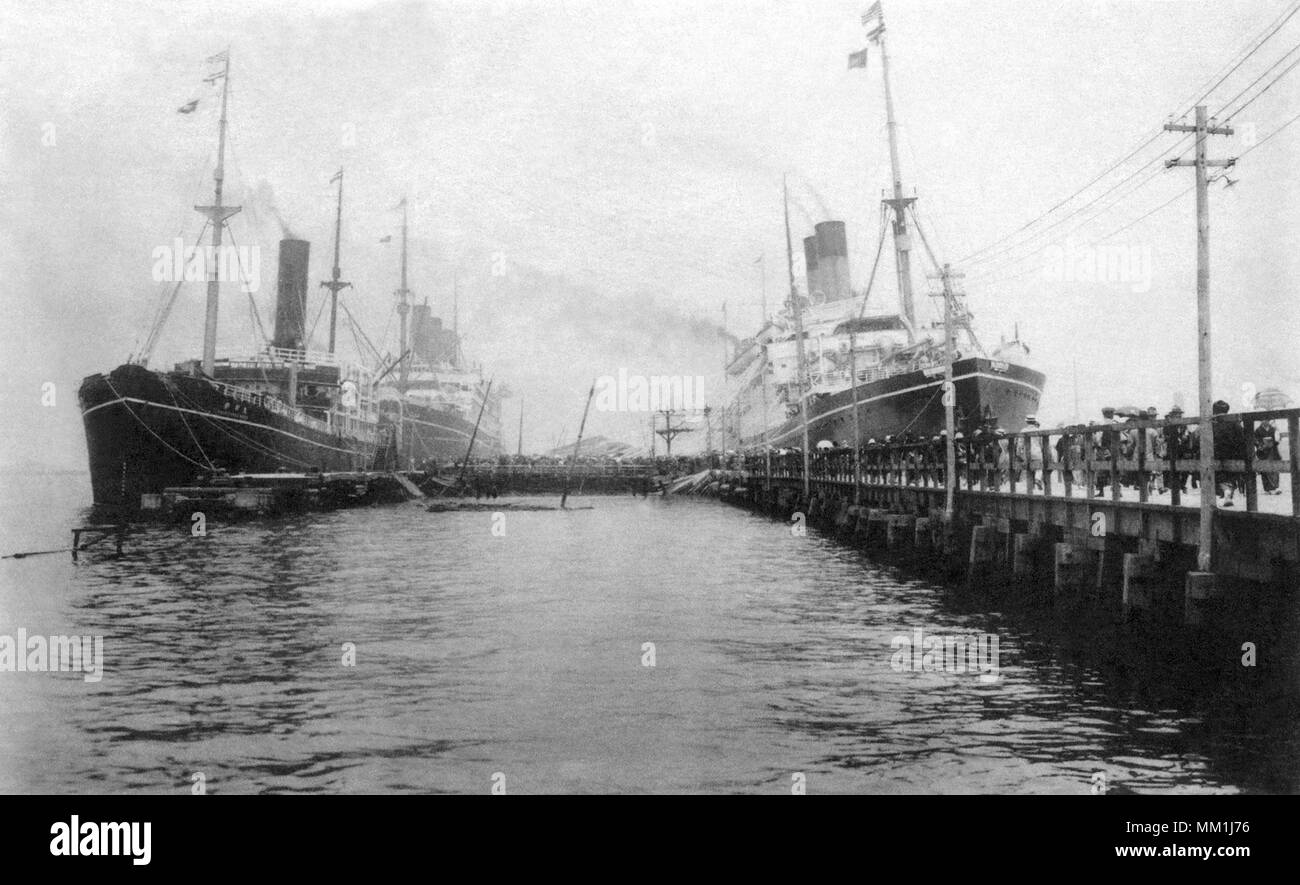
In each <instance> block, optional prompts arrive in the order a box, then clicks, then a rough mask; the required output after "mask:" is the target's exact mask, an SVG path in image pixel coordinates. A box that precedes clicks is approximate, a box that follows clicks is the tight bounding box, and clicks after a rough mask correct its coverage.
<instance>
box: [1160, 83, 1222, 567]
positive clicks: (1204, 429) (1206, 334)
mask: <svg viewBox="0 0 1300 885" xmlns="http://www.w3.org/2000/svg"><path fill="white" fill-rule="evenodd" d="M1165 130H1166V131H1168V132H1194V133H1196V159H1195V160H1166V161H1165V168H1166V169H1170V168H1172V167H1174V166H1194V167H1195V168H1196V330H1197V338H1198V347H1197V366H1198V374H1199V376H1200V378H1199V381H1200V400H1201V406H1200V418H1201V421H1200V434H1201V534H1200V539H1199V540H1200V549H1199V551H1198V552H1197V556H1196V567H1197V570H1198V571H1202V572H1208V571H1210V568H1211V562H1210V560H1211V554H1212V552H1213V551H1212V548H1213V545H1214V529H1213V520H1214V499H1215V494H1214V492H1215V488H1214V421H1213V415H1212V412H1213V410H1214V409H1213V401H1214V392H1213V390H1212V389H1211V385H1212V380H1211V376H1210V194H1209V183H1208V181H1207V178H1206V174H1205V170H1206V169H1207V168H1208V167H1210V166H1217V167H1223V168H1231V167H1232V166H1233V164H1235V163H1236V162H1237V161H1236V159H1235V158H1232V159H1227V160H1207V159H1206V157H1205V142H1206V140H1207V138H1208V136H1211V135H1231V134H1232V129H1231V128H1230V127H1227V126H1211V125H1209V121H1208V119H1207V117H1206V112H1205V105H1203V104H1201V105H1197V106H1196V125H1194V126H1188V125H1186V124H1183V123H1166V124H1165Z"/></svg>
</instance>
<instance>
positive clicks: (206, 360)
mask: <svg viewBox="0 0 1300 885" xmlns="http://www.w3.org/2000/svg"><path fill="white" fill-rule="evenodd" d="M208 61H209V62H221V64H222V68H221V72H220V73H218V74H213V75H212V76H210V77H208V78H207V79H208V80H209V81H215V80H217V79H220V80H221V122H220V124H219V127H218V135H217V167H216V169H214V170H213V172H212V178H213V181H214V183H215V188H214V194H213V198H212V205H211V206H195V207H194V209H195V211H196V212H199V213H201V214H203V215H206V216H207V217H208V220H209V221H210V222H211V224H212V254H213V256H214V258H213V261H212V262H211V263H210V264H209V265H208V266H207V267H206V268H205V272H206V274H207V277H208V298H207V312H206V315H205V317H204V321H203V374H205V375H207V376H208V377H209V378H211V377H212V376H213V375H214V374H215V372H216V362H217V307H218V302H219V301H220V297H221V281H220V279H219V274H218V273H217V270H218V268H219V267H221V261H220V255H221V234H222V232H223V231H224V230H225V227H226V219H227V218H229V217H231V216H232V215H234V214H235V213H236V212H238V211H239V210H240V207H239V206H225V205H223V204H222V202H221V192H222V186H223V184H224V181H225V177H226V99H227V97H228V96H229V95H230V49H229V48H227V49H226V51H225V52H222V53H219V54H217V55H214V56H212V57H211V58H209V59H208Z"/></svg>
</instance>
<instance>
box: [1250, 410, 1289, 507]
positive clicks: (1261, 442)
mask: <svg viewBox="0 0 1300 885" xmlns="http://www.w3.org/2000/svg"><path fill="white" fill-rule="evenodd" d="M1255 457H1256V458H1257V459H1258V460H1260V461H1280V460H1282V453H1281V452H1279V451H1278V447H1277V429H1276V428H1274V426H1273V422H1272V421H1261V422H1259V423H1258V424H1256V425H1255ZM1259 479H1260V482H1262V483H1263V484H1264V494H1266V495H1280V494H1282V490H1281V489H1280V488H1278V484H1279V482H1280V480H1281V477H1279V476H1278V474H1276V473H1261V474H1260V475H1259Z"/></svg>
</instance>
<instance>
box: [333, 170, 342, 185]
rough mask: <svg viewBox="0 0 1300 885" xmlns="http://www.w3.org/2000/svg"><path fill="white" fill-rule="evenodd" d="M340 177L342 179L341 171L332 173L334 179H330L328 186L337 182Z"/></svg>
mask: <svg viewBox="0 0 1300 885" xmlns="http://www.w3.org/2000/svg"><path fill="white" fill-rule="evenodd" d="M342 177H343V170H342V169H339V171H338V172H335V173H334V177H333V178H331V179H330V184H333V183H334V182H336V181H338V180H339V179H340V178H342Z"/></svg>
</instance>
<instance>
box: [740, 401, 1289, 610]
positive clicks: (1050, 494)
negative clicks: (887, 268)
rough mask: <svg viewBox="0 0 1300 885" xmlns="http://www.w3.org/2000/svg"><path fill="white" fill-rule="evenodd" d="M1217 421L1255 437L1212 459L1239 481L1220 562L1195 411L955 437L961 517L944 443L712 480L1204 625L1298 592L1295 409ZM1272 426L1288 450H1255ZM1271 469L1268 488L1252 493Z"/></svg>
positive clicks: (947, 567)
mask: <svg viewBox="0 0 1300 885" xmlns="http://www.w3.org/2000/svg"><path fill="white" fill-rule="evenodd" d="M1219 421H1223V422H1225V423H1227V422H1239V423H1240V427H1241V429H1242V431H1243V438H1244V440H1245V444H1244V445H1243V446H1242V447H1241V452H1240V455H1241V457H1240V458H1236V459H1221V460H1216V461H1214V462H1213V470H1214V475H1215V476H1216V478H1217V480H1218V481H1219V482H1227V481H1232V480H1235V481H1236V482H1237V483H1238V484H1239V486H1240V491H1239V493H1238V494H1237V495H1236V501H1235V506H1233V507H1228V506H1224V505H1225V501H1224V500H1221V501H1220V502H1219V506H1218V507H1217V508H1216V510H1215V511H1214V513H1213V517H1212V519H1211V524H1212V528H1213V552H1212V557H1211V561H1212V563H1213V569H1212V571H1210V572H1202V571H1198V561H1197V545H1198V537H1199V532H1200V520H1201V516H1200V512H1199V509H1198V507H1197V503H1198V499H1199V493H1198V492H1197V491H1194V490H1193V484H1194V483H1196V482H1197V481H1198V480H1199V478H1200V473H1201V469H1202V465H1201V463H1200V461H1199V460H1198V459H1196V458H1195V457H1185V456H1186V455H1187V454H1188V453H1190V452H1194V451H1195V447H1194V442H1193V444H1192V445H1190V446H1189V445H1187V443H1186V440H1187V438H1186V437H1185V436H1181V437H1180V434H1183V433H1184V432H1185V431H1187V430H1194V429H1195V427H1196V425H1197V424H1198V423H1199V419H1197V418H1178V419H1166V420H1142V421H1138V420H1129V421H1125V422H1110V423H1105V424H1087V425H1076V426H1071V427H1062V428H1052V429H1040V430H1027V431H1022V432H1019V433H1013V434H993V433H990V434H980V435H979V436H978V437H975V438H972V439H959V440H958V441H957V446H956V448H957V459H956V461H957V470H956V473H955V492H954V505H953V511H952V513H951V514H948V513H947V512H946V508H945V497H946V493H947V483H946V477H945V461H946V440H945V441H944V442H935V441H934V440H933V439H931V440H928V441H924V442H922V441H913V442H903V443H896V444H891V445H871V446H864V447H863V448H862V449H861V450H860V452H856V453H855V451H854V450H853V449H852V448H841V449H831V450H826V451H817V452H813V453H812V454H811V456H810V458H809V465H810V467H809V476H808V481H807V483H805V482H804V477H803V456H802V454H801V453H799V452H793V453H774V454H772V455H770V456H769V457H765V456H763V455H754V456H749V457H747V458H746V459H745V461H744V463H743V465H742V466H741V467H740V469H732V470H726V471H719V472H718V474H717V480H718V482H717V483H716V484H715V485H714V488H715V489H716V490H717V492H718V493H719V494H720V495H721V496H722V497H723V498H725V499H728V500H731V501H733V502H736V503H739V504H742V505H745V506H748V507H751V508H754V509H757V510H761V511H763V512H767V513H771V514H773V515H776V516H778V517H780V518H783V519H788V518H790V517H791V515H792V514H794V513H803V514H804V516H805V518H806V519H807V521H808V522H810V523H813V524H817V525H821V526H823V527H826V528H828V529H829V530H831V531H833V532H835V533H837V534H841V535H843V536H845V537H846V538H848V539H849V540H851V541H853V542H856V543H861V544H863V545H865V546H867V547H868V549H870V550H873V551H877V552H880V553H881V554H886V555H893V556H901V557H903V558H906V559H911V560H912V561H914V562H917V563H921V564H923V565H925V566H926V567H927V568H929V569H932V570H937V571H940V572H942V573H943V576H944V577H946V578H956V579H964V580H965V581H967V582H968V583H969V582H979V581H987V580H992V581H1004V582H1006V583H1009V584H1016V585H1019V586H1024V587H1042V588H1050V589H1051V591H1052V592H1053V593H1055V594H1058V595H1059V594H1079V593H1085V592H1086V593H1088V594H1093V595H1105V594H1107V593H1108V592H1110V591H1114V592H1115V593H1116V594H1117V596H1116V597H1115V599H1116V600H1117V601H1118V602H1119V604H1120V605H1122V607H1123V610H1124V612H1125V614H1126V615H1129V614H1134V613H1137V612H1139V611H1142V610H1152V609H1161V610H1163V612H1164V613H1165V614H1169V613H1170V612H1172V613H1174V614H1176V615H1178V616H1179V617H1181V618H1182V620H1184V622H1186V623H1191V624H1195V623H1199V622H1201V621H1202V620H1204V619H1205V618H1206V617H1207V616H1209V615H1210V614H1211V613H1212V612H1213V611H1215V610H1218V609H1222V608H1223V607H1225V606H1228V607H1231V606H1234V605H1236V604H1237V603H1239V602H1241V601H1242V600H1243V599H1249V600H1250V601H1252V602H1260V603H1262V604H1275V603H1278V602H1279V601H1280V600H1284V599H1288V598H1293V597H1291V595H1290V594H1294V593H1295V592H1296V590H1297V589H1300V464H1298V461H1300V458H1298V456H1300V446H1297V445H1296V444H1295V441H1296V440H1300V426H1298V425H1300V409H1289V410H1282V411H1268V412H1250V413H1243V414H1238V415H1229V416H1216V425H1215V426H1216V433H1217V428H1218V427H1219V426H1220V424H1219ZM1263 421H1271V422H1274V423H1275V425H1276V426H1277V427H1278V428H1279V429H1282V430H1284V438H1285V443H1284V448H1285V450H1286V454H1285V455H1284V456H1283V457H1280V458H1270V459H1267V460H1262V459H1260V458H1258V457H1257V456H1256V448H1255V445H1254V442H1255V428H1256V427H1257V426H1258V425H1259V424H1260V422H1263ZM1170 453H1172V457H1170ZM769 465H770V469H769ZM1265 477H1267V478H1268V486H1273V487H1275V491H1274V493H1273V494H1261V492H1260V490H1259V488H1258V486H1259V485H1261V484H1262V480H1263V479H1264V478H1265ZM805 489H806V491H805ZM1267 589H1271V590H1273V591H1276V592H1273V593H1270V592H1267ZM1279 594H1281V595H1279Z"/></svg>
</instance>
